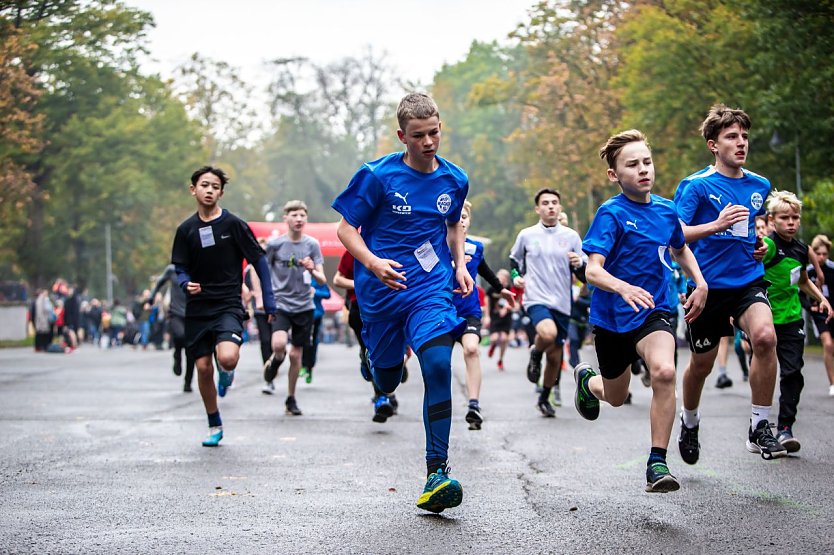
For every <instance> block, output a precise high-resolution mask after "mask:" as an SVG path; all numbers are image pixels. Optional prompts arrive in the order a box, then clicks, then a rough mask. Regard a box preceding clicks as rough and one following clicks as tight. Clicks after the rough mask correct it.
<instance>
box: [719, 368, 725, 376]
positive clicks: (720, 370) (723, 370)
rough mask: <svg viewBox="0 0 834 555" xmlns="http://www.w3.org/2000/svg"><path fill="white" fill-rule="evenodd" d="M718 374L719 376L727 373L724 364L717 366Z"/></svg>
mask: <svg viewBox="0 0 834 555" xmlns="http://www.w3.org/2000/svg"><path fill="white" fill-rule="evenodd" d="M718 375H719V376H726V375H727V367H726V366H719V367H718Z"/></svg>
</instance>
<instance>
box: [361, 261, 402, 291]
mask: <svg viewBox="0 0 834 555" xmlns="http://www.w3.org/2000/svg"><path fill="white" fill-rule="evenodd" d="M402 267H403V265H402V264H400V263H399V262H397V261H396V260H389V259H388V258H375V259H374V261H373V263H372V264H371V266H369V267H368V269H369V270H370V271H372V272H373V273H374V275H375V276H376V277H377V279H379V281H381V282H382V283H384V284H385V285H386V286H387V287H390V288H391V289H394V290H395V291H398V290H400V289H406V286H405V284H404V283H400V282H402V281H407V280H406V277H405V272H398V271H397V270H395V269H394V268H402Z"/></svg>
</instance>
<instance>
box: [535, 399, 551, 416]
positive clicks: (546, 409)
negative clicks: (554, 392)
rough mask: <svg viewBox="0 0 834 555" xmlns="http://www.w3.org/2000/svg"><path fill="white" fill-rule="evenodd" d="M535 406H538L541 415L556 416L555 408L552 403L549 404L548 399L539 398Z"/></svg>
mask: <svg viewBox="0 0 834 555" xmlns="http://www.w3.org/2000/svg"><path fill="white" fill-rule="evenodd" d="M536 407H538V409H539V410H540V411H541V413H542V416H544V417H546V418H555V417H556V409H554V408H553V405H551V404H550V401H549V400H547V399H542V398H539V402H538V403H537V404H536Z"/></svg>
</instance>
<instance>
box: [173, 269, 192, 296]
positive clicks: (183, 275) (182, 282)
mask: <svg viewBox="0 0 834 555" xmlns="http://www.w3.org/2000/svg"><path fill="white" fill-rule="evenodd" d="M175 268H176V271H177V285H179V286H180V289H182V290H183V292H184V293H188V282H189V281H191V276H190V275H188V272H187V271H186V270H185V267H184V266H180V265H179V264H177V265H176V266H175Z"/></svg>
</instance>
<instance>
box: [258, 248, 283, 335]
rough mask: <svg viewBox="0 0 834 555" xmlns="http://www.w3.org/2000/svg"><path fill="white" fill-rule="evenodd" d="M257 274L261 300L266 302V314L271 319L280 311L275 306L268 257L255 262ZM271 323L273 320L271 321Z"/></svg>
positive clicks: (262, 257)
mask: <svg viewBox="0 0 834 555" xmlns="http://www.w3.org/2000/svg"><path fill="white" fill-rule="evenodd" d="M254 266H255V272H257V274H258V278H259V279H260V281H261V299H262V300H263V302H264V312H266V313H267V314H269V315H270V318H271V317H272V316H273V315H274V314H275V312H276V311H277V310H278V309H277V307H276V306H275V293H274V292H273V290H272V276H270V274H269V263H268V262H267V261H266V256H265V255H263V256H261V257H260V258H258V260H256V261H255V264H254ZM270 321H271V320H270Z"/></svg>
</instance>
